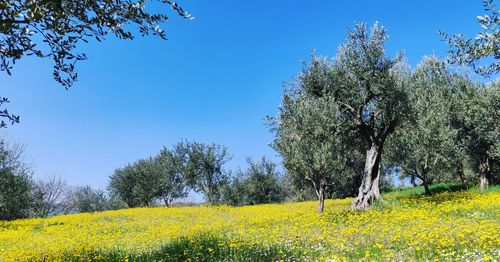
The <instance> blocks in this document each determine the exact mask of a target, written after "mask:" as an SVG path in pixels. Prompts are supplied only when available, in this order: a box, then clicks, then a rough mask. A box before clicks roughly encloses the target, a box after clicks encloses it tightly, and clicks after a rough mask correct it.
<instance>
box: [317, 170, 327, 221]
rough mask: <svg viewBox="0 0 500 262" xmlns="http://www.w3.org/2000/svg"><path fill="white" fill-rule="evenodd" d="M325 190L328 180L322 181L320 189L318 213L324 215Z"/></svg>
mask: <svg viewBox="0 0 500 262" xmlns="http://www.w3.org/2000/svg"><path fill="white" fill-rule="evenodd" d="M325 188H326V179H324V178H323V179H321V181H320V183H319V189H318V192H317V193H318V213H323V209H324V208H325Z"/></svg>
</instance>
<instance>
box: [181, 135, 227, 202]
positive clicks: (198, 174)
mask: <svg viewBox="0 0 500 262" xmlns="http://www.w3.org/2000/svg"><path fill="white" fill-rule="evenodd" d="M177 148H179V150H181V151H183V152H184V153H185V156H186V159H185V162H184V167H183V173H184V175H185V178H186V181H187V183H188V185H189V186H190V187H191V188H192V189H193V190H195V191H196V192H200V193H203V194H204V197H205V200H206V201H207V202H208V204H211V205H212V204H217V203H219V202H220V200H221V189H222V187H223V186H225V185H227V183H228V181H229V176H228V173H227V172H226V171H225V170H224V169H223V166H224V164H225V163H227V161H229V160H230V159H231V156H230V155H229V152H228V150H227V148H226V147H225V146H220V145H216V144H205V143H201V142H183V143H180V144H178V145H177Z"/></svg>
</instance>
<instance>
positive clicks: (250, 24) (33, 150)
mask: <svg viewBox="0 0 500 262" xmlns="http://www.w3.org/2000/svg"><path fill="white" fill-rule="evenodd" d="M481 2H482V1H480V0H440V1H436V0H432V1H431V0H425V1H424V0H421V1H395V0H394V1H367V0H365V1H295V0H293V1H292V0H281V1H277V0H276V1H263V0H259V1H182V2H181V3H182V6H183V7H184V8H185V9H187V10H189V11H190V12H191V13H193V14H194V15H195V16H196V19H195V20H193V21H187V20H183V19H181V18H180V17H177V16H175V15H174V14H173V12H171V11H170V10H169V13H170V14H171V19H170V21H169V22H168V23H167V24H166V25H165V26H164V29H165V30H166V32H167V35H168V37H169V40H168V41H162V40H159V39H156V38H153V37H149V38H137V39H136V40H135V41H120V40H116V39H114V38H112V37H109V38H108V40H107V41H105V42H103V43H101V44H94V43H93V44H89V45H82V46H81V50H82V51H85V52H86V53H87V55H88V56H89V57H90V59H88V60H87V61H84V62H81V63H80V64H79V65H78V68H79V69H78V72H79V76H80V77H79V81H78V82H77V83H76V84H75V85H74V86H73V87H72V88H71V89H70V90H69V91H66V90H64V89H63V88H62V87H61V86H59V85H58V84H57V83H56V82H55V81H54V80H53V79H52V75H51V72H52V63H51V61H49V60H47V61H44V60H40V59H31V58H30V59H25V60H22V61H21V62H20V63H18V64H16V67H15V69H14V71H13V76H11V77H9V76H7V75H6V74H4V73H2V75H0V81H1V83H2V88H3V91H2V96H7V97H9V98H10V99H11V100H12V103H10V104H9V105H8V108H9V110H10V111H11V112H14V113H16V114H20V115H21V123H20V124H18V125H15V126H12V127H9V128H8V129H6V130H4V131H3V132H4V133H5V135H6V136H7V138H8V139H9V140H11V141H17V142H20V143H23V144H25V145H26V152H27V156H28V159H29V160H31V161H32V162H33V168H34V171H35V178H41V177H46V176H48V175H51V174H55V175H57V176H60V177H63V178H64V179H66V180H67V181H68V182H69V183H70V184H74V185H82V184H89V185H92V186H94V187H99V188H105V187H106V184H107V181H108V177H109V175H110V174H111V173H112V172H113V170H114V169H116V168H118V167H121V166H123V165H125V164H126V163H128V162H132V161H135V160H136V159H138V158H142V157H147V156H150V155H153V154H156V153H157V152H158V151H159V150H160V148H161V147H162V146H164V145H166V146H170V145H172V144H175V143H176V142H178V141H180V140H181V139H190V140H198V141H205V142H215V143H219V144H223V145H226V146H227V147H228V148H229V150H230V151H231V153H232V154H233V156H234V157H233V160H232V161H231V163H230V164H229V165H228V167H230V168H237V167H242V168H244V167H245V166H246V165H245V158H246V157H247V156H249V157H254V158H259V157H261V156H267V157H270V158H273V159H277V154H276V153H275V152H274V151H273V150H272V149H271V148H269V146H268V145H269V143H270V142H271V141H272V135H271V134H270V133H269V132H268V130H267V128H266V126H265V125H264V123H265V122H264V117H265V115H274V114H275V113H276V112H277V108H278V106H279V104H280V97H281V94H282V91H283V88H282V82H283V81H289V80H291V79H292V77H293V76H295V75H296V74H297V73H298V72H299V70H300V68H301V63H300V62H301V61H303V60H307V59H308V58H309V54H310V52H311V49H312V48H314V49H316V52H317V53H318V54H321V55H329V56H333V55H334V54H335V52H336V49H337V47H338V45H339V44H341V43H342V42H343V41H344V39H345V31H346V28H347V27H352V26H353V25H354V24H355V22H367V23H369V24H373V23H374V22H375V21H379V23H380V24H382V25H384V26H385V27H386V28H387V29H388V32H389V35H390V39H389V41H388V45H387V48H388V54H389V55H391V56H393V55H394V54H396V52H397V51H398V50H403V49H404V50H406V53H407V56H408V60H409V62H410V63H411V64H412V65H415V64H416V63H418V61H419V60H420V58H421V57H422V56H424V55H428V54H435V55H438V56H440V57H444V56H445V52H446V50H447V46H446V45H445V43H443V42H442V41H440V40H439V38H438V36H437V32H438V30H443V31H445V32H450V33H454V32H463V33H466V34H468V35H472V34H473V33H475V32H478V31H480V29H481V28H480V27H479V25H478V23H477V22H476V16H477V15H482V14H483V10H482V3H481Z"/></svg>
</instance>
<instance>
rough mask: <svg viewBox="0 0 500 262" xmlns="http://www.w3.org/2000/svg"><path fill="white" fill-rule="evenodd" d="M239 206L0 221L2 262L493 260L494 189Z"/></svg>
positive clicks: (499, 247)
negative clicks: (380, 201) (321, 207)
mask: <svg viewBox="0 0 500 262" xmlns="http://www.w3.org/2000/svg"><path fill="white" fill-rule="evenodd" d="M385 198H386V201H387V204H386V205H385V206H377V207H375V208H373V209H371V210H369V211H366V212H351V211H350V210H349V204H350V202H351V199H341V200H328V201H327V202H326V207H325V210H326V212H325V213H323V214H317V213H316V212H315V211H316V202H302V203H289V204H277V205H258V206H246V207H238V208H232V207H226V206H220V207H205V206H200V207H176V208H165V207H158V208H136V209H125V210H118V211H107V212H101V213H94V214H76V215H66V216H58V217H52V218H47V219H25V220H17V221H12V222H0V256H1V260H2V261H27V260H32V261H33V260H34V261H41V260H45V261H55V260H65V261H66V260H71V261H81V260H85V261H87V260H106V261H127V260H130V261H132V260H138V261H151V260H163V261H176V260H177V261H189V260H191V261H203V260H204V261H210V260H216V261H220V260H225V261H242V260H243V261H244V260H247V261H280V260H284V261H311V260H328V259H332V260H352V261H358V260H366V261H369V260H372V259H375V260H397V261H406V260H434V259H439V260H442V259H443V258H449V259H450V260H473V261H476V260H489V259H493V258H498V257H500V230H499V228H500V212H499V211H500V192H499V190H498V188H497V189H495V188H493V189H490V191H489V192H485V193H479V192H476V191H467V192H448V191H445V192H443V193H439V194H436V195H434V196H429V197H428V196H420V195H418V194H413V193H408V192H404V191H401V192H399V193H398V192H392V193H389V194H386V195H385Z"/></svg>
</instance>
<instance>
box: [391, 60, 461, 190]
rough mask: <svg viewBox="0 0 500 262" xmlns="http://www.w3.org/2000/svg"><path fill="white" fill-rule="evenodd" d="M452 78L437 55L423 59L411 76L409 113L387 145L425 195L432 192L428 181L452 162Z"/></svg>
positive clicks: (447, 169) (404, 171) (453, 149)
mask: <svg viewBox="0 0 500 262" xmlns="http://www.w3.org/2000/svg"><path fill="white" fill-rule="evenodd" d="M455 78H456V76H455V75H453V74H451V73H450V72H449V71H448V70H447V68H446V67H445V65H444V63H443V62H442V61H440V60H439V59H438V58H436V57H427V58H424V59H423V61H422V62H421V63H420V64H419V65H418V66H417V68H416V69H415V71H414V72H413V73H412V75H411V77H410V82H409V86H410V88H409V91H408V92H409V95H408V99H409V101H410V107H411V114H410V115H409V116H408V119H407V121H405V123H404V125H403V126H402V128H400V129H399V130H397V131H396V132H395V134H394V136H393V137H392V139H391V140H392V141H390V142H389V145H390V147H389V148H387V149H388V156H389V159H390V160H392V161H394V162H396V163H397V164H398V165H399V166H400V167H401V169H402V171H403V174H404V176H406V177H409V178H410V180H411V181H412V182H413V181H414V180H415V179H416V178H417V179H419V180H421V181H422V185H423V186H424V189H425V193H426V194H430V193H431V192H430V190H429V184H431V183H432V182H433V181H434V180H438V179H439V178H442V177H443V176H444V175H445V174H446V173H447V172H448V171H450V170H451V168H452V165H453V162H454V161H453V156H454V155H455V139H456V136H457V130H456V129H455V128H453V126H452V122H451V121H452V119H451V115H450V110H451V107H452V103H451V101H452V100H453V99H452V86H453V85H454V84H456V83H455V82H456V81H454V80H455ZM448 173H449V172H448Z"/></svg>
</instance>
